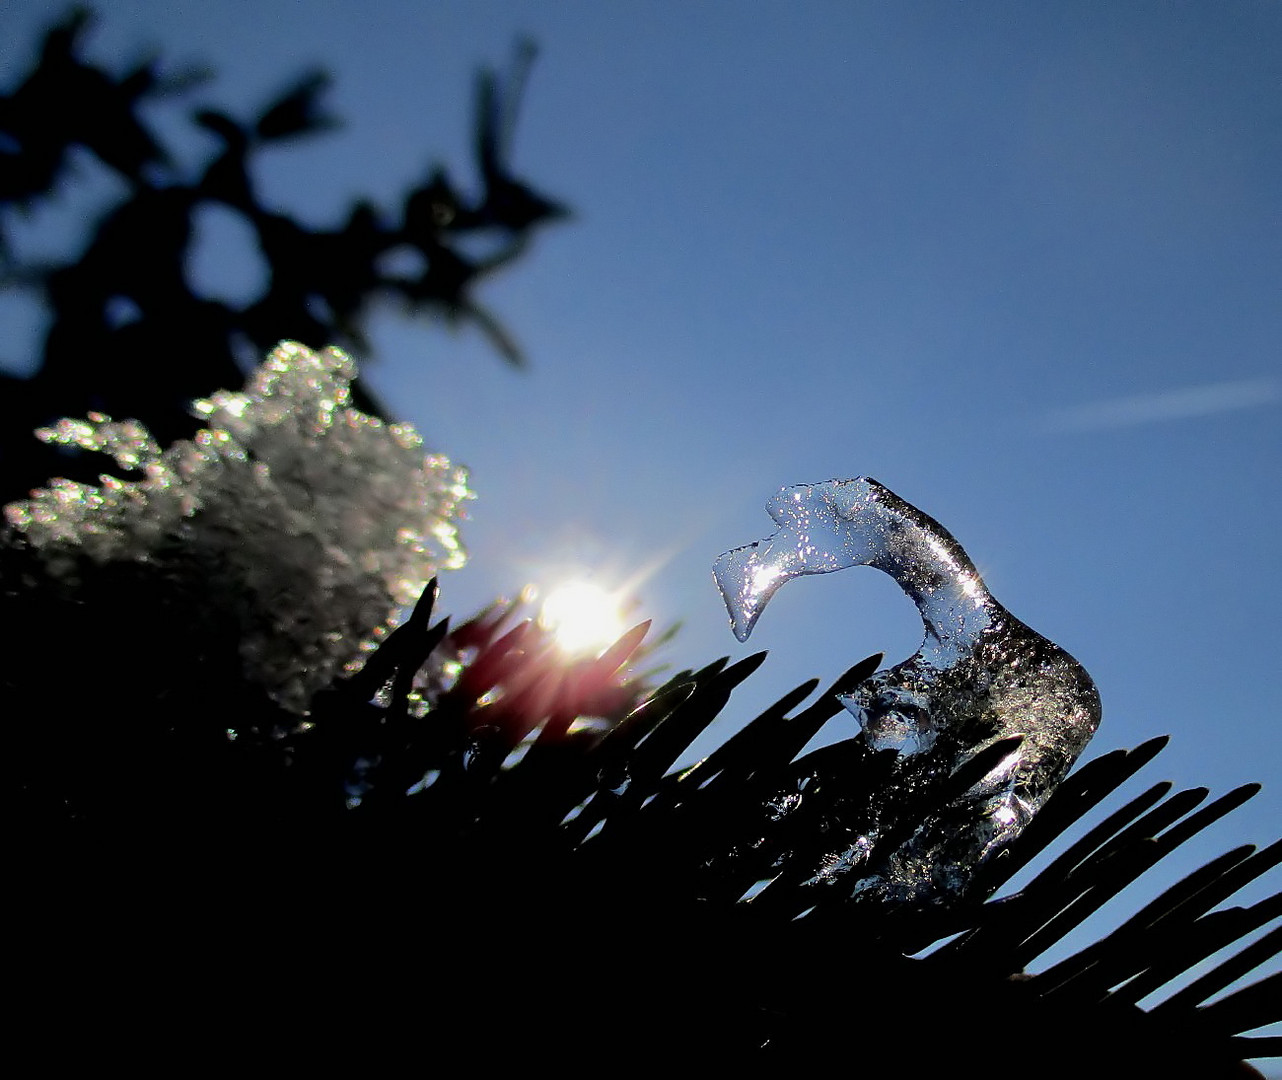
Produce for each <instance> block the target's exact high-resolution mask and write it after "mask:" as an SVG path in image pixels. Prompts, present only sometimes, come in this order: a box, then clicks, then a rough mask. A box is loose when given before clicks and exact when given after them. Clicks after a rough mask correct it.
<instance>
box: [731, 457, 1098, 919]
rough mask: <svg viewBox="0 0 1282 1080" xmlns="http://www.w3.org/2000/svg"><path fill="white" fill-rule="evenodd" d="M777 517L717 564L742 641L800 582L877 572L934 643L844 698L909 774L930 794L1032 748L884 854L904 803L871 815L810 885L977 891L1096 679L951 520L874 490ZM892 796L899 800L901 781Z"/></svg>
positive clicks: (1090, 726)
mask: <svg viewBox="0 0 1282 1080" xmlns="http://www.w3.org/2000/svg"><path fill="white" fill-rule="evenodd" d="M767 510H768V511H769V513H770V516H771V517H772V518H773V519H774V521H775V522H776V524H778V525H779V530H778V531H777V532H775V533H774V534H773V535H772V536H770V537H767V538H766V539H764V540H759V541H757V542H756V543H754V544H749V545H747V546H746V547H741V548H736V549H735V550H733V551H729V552H726V553H725V554H723V555H722V556H721V557H720V558H718V559H717V561H716V565H715V575H716V581H717V585H718V587H719V588H720V589H721V593H722V596H723V597H724V598H725V601H726V606H727V608H728V609H729V612H730V617H731V625H732V628H733V630H734V633H735V635H736V636H737V637H738V638H739V640H740V641H743V640H746V638H747V637H748V635H749V634H750V633H751V632H752V628H753V626H754V624H755V623H756V621H757V619H758V618H759V616H760V615H761V612H762V610H763V609H764V608H765V606H766V604H767V602H768V601H769V600H770V597H771V596H773V595H774V593H775V591H776V590H778V589H779V588H780V587H781V586H782V585H783V584H784V583H785V582H787V581H789V580H791V579H792V578H794V577H799V576H801V575H805V574H825V573H829V572H831V571H834V570H840V569H843V568H845V567H848V566H873V567H876V568H877V569H878V570H882V571H884V572H886V573H887V574H889V575H890V576H891V577H893V578H894V579H895V581H896V582H898V584H899V585H900V587H901V588H902V589H903V590H904V591H905V592H906V593H907V594H908V596H909V597H910V598H911V599H912V600H913V602H914V603H915V604H916V606H917V609H918V611H919V612H920V613H921V617H922V621H923V622H924V623H925V629H926V636H925V640H924V641H923V643H922V646H921V648H920V649H919V650H918V652H917V653H915V654H914V655H913V656H912V657H910V658H909V659H907V660H905V661H904V662H903V663H901V664H897V665H895V666H894V667H891V668H889V669H886V670H882V671H878V672H877V673H876V674H874V675H873V676H872V677H870V678H868V679H866V680H865V681H863V682H862V683H860V684H859V685H858V686H856V687H853V688H851V689H850V690H849V692H847V693H844V694H842V695H841V696H840V699H841V701H842V704H843V705H844V706H845V707H846V709H848V710H849V711H850V713H852V714H853V715H854V717H855V718H856V719H857V720H858V722H859V725H860V728H861V729H862V737H863V739H864V740H865V742H866V743H867V745H868V746H869V747H870V748H871V749H872V750H875V751H884V750H891V751H894V753H895V754H896V755H897V756H896V759H895V771H896V773H897V774H898V775H899V777H901V779H904V780H906V781H907V782H909V783H911V784H912V785H916V786H920V785H921V784H937V783H941V782H943V781H946V780H947V778H948V777H949V776H950V775H951V774H952V773H954V772H955V771H956V770H957V769H958V768H959V767H960V766H962V765H963V764H965V763H966V762H967V761H968V760H970V759H971V758H972V757H974V756H975V755H976V754H977V753H979V752H980V751H982V750H983V749H984V748H985V747H988V746H991V745H992V744H993V743H995V742H997V741H998V740H1001V739H1006V738H1009V737H1011V736H1015V735H1020V736H1023V742H1022V743H1021V744H1020V745H1019V747H1018V749H1016V750H1014V751H1013V752H1012V753H1010V754H1008V755H1006V756H1005V757H1004V758H1003V759H1002V760H1001V761H1000V762H999V763H998V764H997V765H996V766H995V767H994V768H992V769H991V770H990V771H989V772H988V773H987V775H985V776H983V777H982V779H980V780H979V781H978V782H977V783H976V784H974V786H972V787H970V788H969V789H968V790H967V791H966V792H965V793H964V794H963V795H962V796H961V797H960V798H955V799H954V800H953V801H951V802H949V803H948V804H947V805H944V806H939V807H937V808H936V809H935V810H934V811H932V812H931V813H929V814H928V815H927V816H926V817H925V818H924V819H923V820H921V821H920V822H919V823H918V824H917V825H916V827H915V828H914V829H913V830H912V833H911V835H910V836H909V838H908V839H907V840H905V841H904V842H902V843H899V844H897V845H892V847H891V850H890V851H885V850H884V848H885V846H886V845H885V844H881V845H880V846H879V840H880V839H881V836H880V835H879V834H880V833H881V832H882V831H883V830H882V829H881V828H880V827H879V826H878V824H877V822H878V821H890V820H892V819H893V817H894V808H893V807H886V808H883V809H882V810H879V811H875V812H874V813H872V814H871V816H870V817H869V818H868V820H869V822H870V823H871V824H869V826H868V827H867V828H866V829H865V830H864V831H863V833H862V834H861V835H857V836H854V837H849V836H848V837H846V838H845V839H844V840H843V842H842V844H841V846H840V847H839V848H835V849H834V850H831V851H829V852H828V853H827V854H826V855H825V857H824V858H823V859H822V860H820V862H819V864H818V865H816V866H815V868H814V875H813V877H812V878H811V879H810V880H811V882H812V883H814V884H822V883H827V884H834V885H835V884H837V883H838V882H843V883H845V885H847V886H849V888H850V891H851V893H852V894H871V895H873V896H878V897H882V898H890V899H895V900H901V901H909V902H931V901H934V900H937V899H941V898H947V897H950V896H958V895H960V894H962V893H964V892H965V889H966V886H967V884H968V883H969V881H970V879H971V876H972V875H973V872H974V870H975V869H976V868H977V867H979V866H980V865H981V864H983V863H984V862H985V861H986V860H988V859H990V858H992V857H993V856H994V855H996V854H997V853H998V852H1000V851H1002V850H1004V849H1005V848H1006V847H1008V846H1009V844H1010V843H1011V841H1012V840H1013V839H1014V838H1015V837H1016V835H1018V833H1019V832H1020V831H1021V830H1022V829H1023V827H1024V826H1025V825H1026V824H1027V823H1028V821H1029V819H1030V818H1031V817H1032V815H1033V813H1034V812H1035V811H1036V810H1037V809H1038V808H1039V807H1040V806H1041V805H1042V804H1043V803H1044V802H1045V801H1046V799H1047V798H1048V797H1049V796H1050V794H1051V792H1052V791H1053V790H1054V788H1055V786H1056V785H1057V784H1058V783H1059V781H1060V780H1061V779H1062V778H1063V777H1064V775H1065V773H1067V771H1068V770H1069V768H1070V767H1071V766H1072V764H1073V762H1074V760H1076V758H1077V756H1078V754H1079V753H1081V751H1082V748H1083V747H1084V746H1085V745H1086V743H1087V742H1088V741H1089V740H1090V738H1091V736H1092V735H1093V734H1094V732H1095V729H1096V727H1097V726H1098V724H1099V716H1100V708H1099V696H1098V694H1097V693H1096V690H1095V686H1094V683H1092V681H1091V679H1090V676H1089V675H1087V673H1086V671H1085V670H1084V669H1083V668H1082V667H1081V665H1080V664H1078V663H1077V662H1076V661H1075V660H1074V659H1073V658H1072V657H1071V656H1069V655H1068V654H1067V653H1066V652H1064V651H1063V650H1062V649H1060V648H1059V647H1058V646H1056V645H1054V644H1053V643H1051V642H1050V641H1048V640H1047V639H1046V638H1044V637H1042V636H1041V635H1040V634H1038V633H1036V632H1035V631H1033V630H1031V629H1030V628H1029V627H1027V626H1025V625H1024V624H1023V623H1022V622H1020V621H1019V620H1018V619H1016V618H1015V617H1014V616H1013V615H1011V614H1010V612H1008V611H1007V610H1006V609H1005V608H1003V607H1002V606H1001V605H1000V604H999V603H998V602H997V601H996V600H995V599H994V598H993V596H992V595H991V594H990V593H989V591H988V589H987V588H986V587H985V585H984V582H983V581H982V580H981V578H980V576H979V574H978V573H977V572H976V570H975V567H974V565H973V564H972V563H971V561H970V559H969V558H968V557H967V555H966V553H965V551H963V550H962V548H961V545H959V544H958V543H957V541H956V540H954V539H953V537H952V536H951V535H950V534H949V533H948V532H947V531H946V530H945V529H944V528H943V527H942V526H941V525H940V524H939V523H938V522H936V521H934V520H933V519H931V518H930V517H928V516H927V515H925V514H923V513H922V512H921V511H920V510H918V509H916V508H915V507H913V506H911V505H909V504H908V503H906V502H904V500H903V499H901V498H899V497H898V496H897V495H895V494H894V493H893V492H892V491H890V490H888V489H887V488H885V487H883V486H882V485H881V484H879V483H877V482H876V481H875V480H871V479H869V478H867V477H861V478H859V479H855V480H830V481H827V482H826V483H821V484H813V485H803V486H799V487H793V488H785V489H783V490H782V491H780V492H779V493H778V494H777V495H775V496H774V498H773V499H771V500H770V502H769V503H768V504H767ZM903 790H904V789H903V787H902V785H901V787H900V788H899V794H902V792H903ZM884 797H885V798H886V799H893V798H895V797H897V796H896V794H895V791H894V788H893V785H892V788H891V789H889V790H888V793H887V794H886V795H885V796H884ZM899 827H902V825H900V826H899Z"/></svg>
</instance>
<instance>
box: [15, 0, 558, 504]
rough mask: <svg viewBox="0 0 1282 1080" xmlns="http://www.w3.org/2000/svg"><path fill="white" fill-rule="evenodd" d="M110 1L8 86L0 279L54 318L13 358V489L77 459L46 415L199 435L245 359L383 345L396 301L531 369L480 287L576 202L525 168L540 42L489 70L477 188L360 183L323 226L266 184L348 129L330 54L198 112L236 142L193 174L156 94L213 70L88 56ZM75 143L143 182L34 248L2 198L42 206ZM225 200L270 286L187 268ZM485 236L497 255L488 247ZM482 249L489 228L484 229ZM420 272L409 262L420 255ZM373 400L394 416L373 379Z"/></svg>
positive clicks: (177, 90) (205, 123) (522, 45)
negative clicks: (197, 282)
mask: <svg viewBox="0 0 1282 1080" xmlns="http://www.w3.org/2000/svg"><path fill="white" fill-rule="evenodd" d="M90 23H91V17H90V15H89V12H88V11H87V10H86V9H84V8H77V9H76V10H75V11H73V12H72V13H71V14H70V15H69V16H68V17H67V18H65V19H64V20H63V21H62V22H61V23H59V24H58V25H56V26H55V27H53V29H51V30H50V31H49V32H48V34H47V35H46V37H45V40H44V43H43V46H42V48H41V50H40V54H39V60H38V62H37V64H36V66H35V68H34V69H33V70H32V71H31V72H30V73H29V74H28V75H27V76H26V78H25V79H24V80H23V81H22V82H21V83H20V84H19V85H18V86H17V87H16V89H14V90H13V91H12V92H10V93H8V94H5V95H3V96H0V287H4V288H9V289H27V290H37V291H39V293H40V294H41V296H42V299H43V301H44V302H45V304H46V306H47V308H48V310H49V312H50V316H51V322H50V326H49V330H48V333H47V335H46V337H45V340H44V343H43V349H42V355H41V357H40V364H39V368H38V370H37V371H36V372H35V374H34V375H32V376H31V377H30V378H25V379H24V378H19V377H16V376H13V375H3V376H0V379H2V380H3V381H2V382H0V387H2V388H3V393H4V396H5V405H6V416H5V420H6V422H5V424H4V428H3V435H2V436H0V473H2V474H3V476H4V478H5V479H4V483H5V484H6V485H7V487H6V488H5V489H4V490H2V491H0V498H3V499H9V498H14V497H18V496H21V495H23V494H25V493H26V491H27V489H29V488H30V487H32V486H33V485H35V484H38V483H41V482H43V481H44V480H45V479H46V478H47V477H48V476H50V475H52V474H54V473H66V472H67V471H68V467H69V466H71V467H72V468H73V469H74V463H71V462H68V461H67V460H66V459H65V458H58V457H56V456H54V455H53V454H52V453H51V452H50V451H49V450H48V448H46V447H43V446H41V445H40V444H38V443H36V441H35V440H34V439H32V438H31V431H32V430H33V429H34V428H36V427H38V426H40V425H42V424H46V423H49V422H50V421H52V420H54V419H56V418H57V417H58V416H62V415H69V414H70V415H78V414H84V413H87V412H90V411H97V412H103V413H107V414H109V415H115V416H125V415H128V416H135V415H136V416H139V417H140V418H141V419H143V420H145V421H146V422H147V423H148V425H149V426H150V428H151V430H152V431H153V432H154V433H155V434H156V435H157V436H158V437H159V438H160V439H161V440H162V441H169V440H171V439H174V438H177V437H181V436H182V435H184V434H187V433H189V429H190V420H189V418H188V417H187V414H186V406H187V404H188V403H189V402H190V401H191V400H193V399H195V398H198V397H201V396H203V395H205V394H207V393H209V392H210V391H211V389H213V388H216V387H219V386H225V387H235V386H237V385H239V383H240V380H241V372H240V371H239V369H238V368H237V366H236V359H235V358H236V357H238V356H241V357H244V358H249V357H252V358H254V359H255V360H256V359H257V358H258V357H259V356H261V355H263V354H264V353H265V352H266V351H268V350H269V349H270V348H271V347H272V346H274V345H275V344H276V343H277V342H278V341H280V340H282V339H286V338H289V339H294V340H298V341H303V342H307V343H310V344H312V345H314V346H320V345H323V344H338V345H341V346H344V347H347V348H350V349H353V350H355V351H357V352H360V353H362V354H367V353H368V342H367V340H366V337H365V323H366V320H367V318H368V317H369V314H370V311H371V305H372V304H373V303H374V301H376V300H377V299H380V298H385V299H390V300H392V301H394V302H397V303H399V304H400V305H401V306H402V307H403V308H404V309H405V310H406V311H407V312H408V313H409V314H411V315H415V316H418V315H424V314H427V315H433V314H434V315H443V316H444V317H445V318H446V319H448V320H449V321H451V322H466V323H470V324H471V325H473V326H475V327H476V328H477V329H479V330H480V331H481V332H482V333H483V334H484V335H485V336H486V337H487V338H488V339H489V341H490V342H491V344H492V345H493V346H494V348H495V350H496V351H497V352H498V354H499V355H500V356H501V357H502V358H503V359H504V360H505V361H506V362H507V363H509V364H511V365H512V366H513V367H521V366H522V365H523V364H524V355H523V353H522V351H521V348H520V346H519V345H518V344H517V342H516V339H515V338H514V337H513V335H512V334H511V333H510V332H509V331H508V330H507V329H506V328H505V327H504V325H503V324H502V322H501V321H500V320H499V319H498V317H496V316H495V315H494V314H493V313H491V312H490V311H489V310H487V309H486V308H485V307H484V306H483V305H482V304H481V302H480V301H479V300H478V299H477V298H476V295H475V293H476V288H477V286H478V285H479V284H480V283H481V282H482V281H484V279H485V278H487V277H488V276H490V275H491V274H494V273H496V272H497V271H499V270H501V269H503V268H504V267H506V266H507V265H508V264H509V263H511V262H512V261H514V260H515V259H516V258H518V257H519V256H520V255H522V254H524V253H525V252H526V251H527V250H528V248H529V244H530V240H531V238H532V236H533V234H534V232H535V231H536V230H537V229H538V228H539V227H541V226H542V225H544V224H547V223H549V222H553V221H557V220H561V219H564V218H565V217H567V216H568V210H567V209H566V207H565V206H563V205H562V204H561V203H558V202H556V201H553V200H552V199H549V198H547V197H545V196H543V195H541V194H540V193H539V192H537V191H536V190H535V189H534V188H533V187H531V186H530V185H529V184H528V183H527V182H526V181H524V180H523V179H521V178H520V177H519V176H518V175H517V174H516V173H515V171H514V170H513V167H512V163H511V160H510V156H509V144H510V142H511V135H512V129H513V126H514V124H515V120H516V114H517V109H518V107H519V104H520V98H521V94H522V90H523V88H524V84H525V80H526V77H527V76H528V72H529V68H530V64H531V63H532V61H533V58H534V46H533V45H532V44H531V43H530V42H528V41H524V40H523V41H521V42H519V43H518V46H517V50H516V57H515V62H514V66H513V70H512V72H511V73H510V75H509V76H508V77H507V78H506V79H505V78H501V77H500V76H499V74H497V73H496V72H494V71H491V70H488V69H485V70H482V71H481V73H480V74H479V76H478V84H477V93H476V117H475V128H476V135H475V154H476V165H477V169H478V172H479V175H480V177H481V180H482V183H481V190H480V191H479V193H477V194H476V195H474V196H470V195H469V194H467V193H466V192H463V191H462V190H460V189H459V188H458V187H457V186H456V185H455V183H454V181H453V180H452V179H451V177H450V175H449V173H448V172H447V171H446V170H445V169H444V168H443V167H441V166H434V167H433V168H431V169H430V170H429V172H428V174H427V176H426V178H425V179H424V181H423V182H422V183H420V184H418V185H417V186H415V187H413V188H411V189H410V190H409V191H407V192H406V193H405V195H404V197H403V199H402V201H401V204H400V205H399V206H397V207H395V208H393V209H392V210H390V211H386V210H383V209H381V208H379V207H376V206H375V205H374V204H373V203H372V202H370V201H368V200H356V201H355V202H354V203H353V204H352V205H351V206H350V208H349V210H348V211H347V213H346V215H345V220H344V221H343V223H342V224H341V225H339V226H338V227H336V228H333V229H313V228H309V227H308V226H306V225H303V224H302V223H300V222H299V221H298V220H297V219H295V218H294V217H292V216H291V215H289V214H287V213H279V212H275V211H273V210H269V209H268V208H267V207H266V206H265V205H264V204H263V203H262V201H261V200H260V198H259V195H258V192H257V190H256V185H255V181H254V159H255V155H256V154H257V153H259V152H260V151H261V150H262V149H263V148H265V147H268V146H271V145H273V144H278V143H282V142H287V141H291V140H296V139H299V138H305V137H310V136H314V135H317V134H322V133H325V132H328V131H332V130H333V129H334V128H336V127H337V126H338V124H339V121H338V119H337V118H336V117H335V116H333V115H332V114H331V113H330V112H328V111H327V109H326V108H325V106H324V101H323V97H324V92H325V89H326V87H327V85H328V83H329V79H328V76H327V75H326V74H325V72H324V71H322V70H321V69H319V68H317V69H312V70H310V71H307V72H304V73H303V74H302V75H300V76H299V77H298V78H297V79H296V80H295V81H294V82H293V83H292V84H291V85H289V86H288V87H286V88H285V90H284V91H283V92H282V93H281V94H279V95H278V96H277V97H275V98H274V99H273V100H271V101H268V102H266V103H265V104H264V105H263V107H262V108H261V109H260V110H259V111H258V113H257V115H256V116H254V117H251V118H237V117H234V116H231V115H228V114H227V113H226V112H223V111H221V110H218V109H215V108H210V107H201V108H197V109H195V110H194V111H193V112H192V114H191V119H192V122H193V123H194V124H195V125H197V126H198V127H200V128H203V129H204V130H205V131H207V132H209V133H210V134H212V135H213V136H214V137H215V138H216V140H217V141H218V142H219V143H220V146H219V147H218V149H217V150H216V151H215V152H214V154H213V155H212V156H211V157H210V158H209V159H208V160H207V161H205V162H204V164H203V166H201V167H200V169H199V171H198V173H197V175H196V176H195V177H194V178H191V177H187V176H184V175H183V174H182V172H181V170H179V169H178V167H177V166H176V165H175V164H174V156H173V155H172V154H171V153H169V152H168V151H167V150H166V148H165V146H164V145H163V143H162V141H161V139H160V138H159V137H158V136H157V135H156V133H155V132H154V131H153V130H152V129H151V127H150V126H149V125H148V123H147V122H146V120H145V118H144V116H143V115H142V112H141V107H142V106H143V105H144V104H146V103H148V102H150V101H151V100H153V99H155V98H158V97H160V96H163V95H174V94H181V93H185V92H187V91H189V90H190V89H191V88H192V87H194V86H196V85H199V84H200V83H202V82H203V81H205V79H206V78H207V74H206V73H202V72H199V71H187V72H179V73H177V74H175V75H173V76H168V77H167V76H165V75H164V74H162V72H161V68H160V65H159V63H158V61H156V60H149V61H147V62H146V63H143V64H140V65H139V66H137V67H135V68H133V69H132V70H130V71H127V72H126V73H125V74H124V75H122V76H116V75H113V74H112V73H110V72H109V71H107V70H105V69H103V68H101V67H99V66H97V65H96V64H94V63H93V62H91V61H88V60H86V59H85V58H84V56H83V52H82V46H83V43H84V38H85V36H86V32H87V30H88V28H89V26H90ZM76 151H79V152H82V153H83V152H88V153H89V154H92V155H93V156H94V157H95V158H96V159H97V160H98V161H99V162H101V163H102V165H103V166H105V167H106V168H107V169H109V170H110V171H111V172H113V173H114V174H115V175H116V176H117V177H118V178H119V179H120V180H122V181H123V182H124V183H125V185H127V193H126V195H125V196H124V197H123V198H122V199H121V200H120V201H119V202H118V203H117V204H116V205H114V206H112V207H111V208H110V209H109V210H108V211H107V212H106V213H105V214H104V215H103V216H102V217H101V218H100V219H99V220H98V221H97V222H96V223H94V224H93V225H92V226H91V227H90V229H89V235H88V239H87V242H86V244H85V246H84V248H83V250H82V251H81V252H80V253H79V254H78V255H77V256H76V257H75V258H72V259H69V260H66V261H60V262H54V263H45V264H41V263H37V262H35V261H33V260H26V261H24V260H23V259H21V258H20V257H19V256H18V255H17V254H16V253H15V251H14V248H13V245H12V243H11V242H10V236H9V232H10V229H9V216H8V214H5V213H3V211H6V210H8V211H10V212H12V211H13V210H17V211H28V210H30V209H32V208H34V207H36V206H37V205H39V204H40V203H41V202H42V201H44V200H46V199H47V197H48V195H49V194H50V193H51V192H52V191H53V190H54V189H55V188H56V187H57V186H58V185H59V184H61V183H62V182H63V181H64V179H65V178H66V176H67V175H68V172H69V170H70V168H71V166H72V164H73V163H74V154H75V152H76ZM208 206H221V207H223V208H225V209H227V210H229V211H231V212H232V213H234V214H236V215H238V216H240V217H241V218H242V219H243V220H244V221H245V222H246V223H247V224H248V225H249V226H250V228H251V229H252V231H253V234H254V237H255V239H256V242H257V246H258V248H259V250H260V252H261V253H262V255H263V257H264V259H265V261H266V263H267V266H268V269H269V276H268V283H267V286H266V288H265V290H264V291H263V293H262V295H260V296H258V297H256V298H254V299H252V300H251V301H249V302H247V303H245V304H243V305H237V304H234V303H229V302H227V301H225V300H220V299H212V298H208V297H203V296H200V295H197V294H196V293H195V292H194V291H193V290H192V288H191V287H190V285H189V284H188V274H187V267H188V260H189V257H190V254H191V249H192V240H193V221H194V215H195V214H196V212H197V211H198V210H200V209H201V208H202V207H208ZM481 234H483V235H484V238H485V240H486V241H487V243H488V244H489V245H490V249H491V252H492V253H491V254H489V255H487V256H486V257H484V258H477V257H475V256H473V255H471V254H469V250H470V248H469V245H468V244H467V241H468V240H469V239H470V238H473V237H477V236H478V235H481ZM472 246H475V245H472ZM407 265H408V266H410V267H411V269H410V270H408V271H407V270H406V269H405V267H406V266H407ZM354 390H355V398H356V403H357V404H358V406H359V407H361V408H362V409H363V410H364V411H366V412H371V413H374V414H376V415H384V416H385V415H386V409H384V408H382V407H381V406H380V405H379V403H378V402H377V401H375V400H374V399H373V398H372V396H371V394H370V392H369V390H368V388H364V387H361V386H360V385H359V383H358V384H357V386H356V387H355V388H354Z"/></svg>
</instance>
